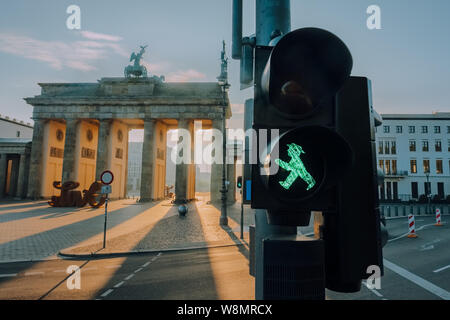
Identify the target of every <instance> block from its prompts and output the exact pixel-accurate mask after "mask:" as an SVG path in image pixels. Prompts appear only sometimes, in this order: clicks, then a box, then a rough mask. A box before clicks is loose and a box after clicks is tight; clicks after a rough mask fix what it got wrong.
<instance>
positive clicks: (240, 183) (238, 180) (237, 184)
mask: <svg viewBox="0 0 450 320" xmlns="http://www.w3.org/2000/svg"><path fill="white" fill-rule="evenodd" d="M236 186H237V187H238V189H241V188H242V176H239V177H238V178H237V183H236Z"/></svg>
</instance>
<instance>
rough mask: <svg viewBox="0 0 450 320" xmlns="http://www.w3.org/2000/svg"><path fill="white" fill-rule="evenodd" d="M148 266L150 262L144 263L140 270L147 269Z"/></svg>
mask: <svg viewBox="0 0 450 320" xmlns="http://www.w3.org/2000/svg"><path fill="white" fill-rule="evenodd" d="M149 264H150V261H149V262H146V263H144V264H143V265H142V268H145V267H147V266H148V265H149Z"/></svg>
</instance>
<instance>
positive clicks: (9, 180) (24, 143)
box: [0, 115, 33, 198]
mask: <svg viewBox="0 0 450 320" xmlns="http://www.w3.org/2000/svg"><path fill="white" fill-rule="evenodd" d="M32 136H33V126H31V124H29V123H24V122H23V121H18V120H16V119H11V118H9V117H7V116H1V115H0V198H3V197H14V198H24V197H25V196H26V193H27V182H28V174H29V173H28V172H29V170H28V169H29V161H30V151H31V138H32Z"/></svg>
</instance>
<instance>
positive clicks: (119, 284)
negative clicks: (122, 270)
mask: <svg viewBox="0 0 450 320" xmlns="http://www.w3.org/2000/svg"><path fill="white" fill-rule="evenodd" d="M124 283H125V281H120V282H119V283H118V284H116V285H115V286H114V288H119V287H120V286H121V285H123V284H124Z"/></svg>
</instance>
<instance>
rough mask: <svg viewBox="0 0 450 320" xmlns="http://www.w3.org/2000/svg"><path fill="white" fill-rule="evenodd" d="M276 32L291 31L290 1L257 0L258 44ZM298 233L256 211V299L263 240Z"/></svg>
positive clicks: (261, 284) (261, 286)
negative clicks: (275, 223) (271, 221)
mask: <svg viewBox="0 0 450 320" xmlns="http://www.w3.org/2000/svg"><path fill="white" fill-rule="evenodd" d="M275 30H279V31H281V32H282V33H283V34H286V33H288V32H289V31H290V30H291V14H290V0H256V44H257V45H268V44H269V42H270V40H271V34H272V32H273V31H275ZM296 233H297V227H291V226H288V227H286V226H277V225H270V224H269V223H268V221H267V211H266V210H264V209H256V210H255V299H257V300H262V299H263V298H264V297H263V289H264V278H263V271H264V266H263V239H265V238H267V237H269V236H270V235H275V234H276V235H292V234H296Z"/></svg>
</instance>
